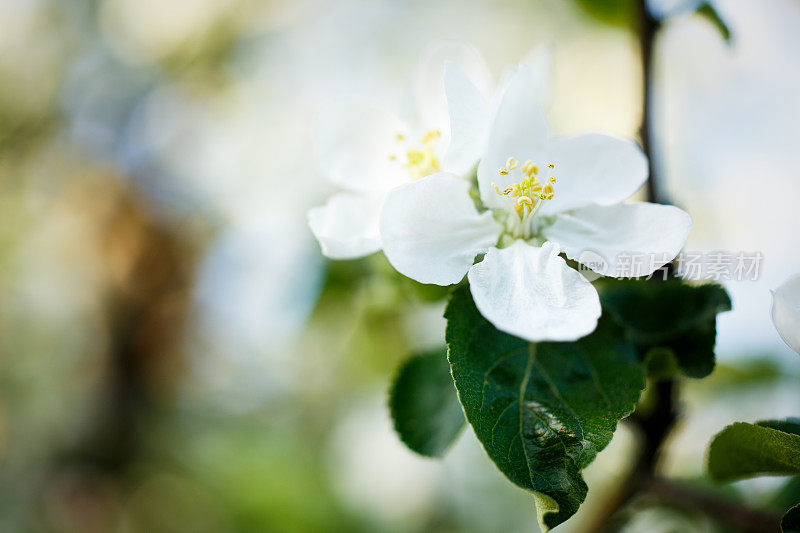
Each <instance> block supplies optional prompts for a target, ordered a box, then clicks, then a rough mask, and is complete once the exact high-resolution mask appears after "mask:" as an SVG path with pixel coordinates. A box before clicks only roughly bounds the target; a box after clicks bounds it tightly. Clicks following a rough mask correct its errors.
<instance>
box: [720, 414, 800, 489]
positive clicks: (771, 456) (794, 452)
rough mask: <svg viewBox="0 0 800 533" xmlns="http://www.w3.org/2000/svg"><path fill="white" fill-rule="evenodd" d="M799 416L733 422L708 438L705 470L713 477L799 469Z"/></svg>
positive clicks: (785, 472) (744, 475)
mask: <svg viewBox="0 0 800 533" xmlns="http://www.w3.org/2000/svg"><path fill="white" fill-rule="evenodd" d="M799 430H800V420H798V419H788V420H784V421H765V422H756V423H755V424H747V423H744V422H736V423H734V424H732V425H730V426H728V427H726V428H725V429H723V430H722V431H721V432H719V433H718V434H717V435H716V436H715V437H714V439H713V440H712V441H711V446H710V447H709V451H708V472H709V474H710V475H711V477H713V478H714V479H716V480H717V481H732V480H735V479H742V478H746V477H752V476H757V475H760V474H798V473H800V431H799Z"/></svg>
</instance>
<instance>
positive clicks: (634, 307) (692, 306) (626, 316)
mask: <svg viewBox="0 0 800 533" xmlns="http://www.w3.org/2000/svg"><path fill="white" fill-rule="evenodd" d="M598 290H599V291H600V299H601V301H602V303H603V312H604V313H610V314H611V315H613V316H614V317H615V318H616V319H617V321H618V322H619V323H620V324H622V325H623V326H624V327H625V330H626V332H627V335H628V338H629V339H630V340H631V341H632V342H633V343H634V344H635V345H636V347H637V350H638V352H639V356H640V357H641V358H642V360H645V359H646V358H647V356H648V353H649V352H651V350H654V349H659V350H660V351H661V352H662V354H663V350H669V351H671V352H672V353H673V355H674V357H675V360H676V362H677V364H678V367H679V368H680V369H681V371H682V372H683V373H684V374H685V375H687V376H689V377H693V378H703V377H705V376H707V375H709V374H710V373H711V371H712V370H714V344H715V342H716V336H717V329H716V318H717V314H718V313H721V312H723V311H730V309H731V300H730V298H729V297H728V293H727V292H725V289H723V288H722V287H721V286H719V285H714V284H703V285H690V284H688V283H685V282H682V281H680V280H677V279H672V280H669V281H646V280H635V279H629V280H614V279H604V280H603V281H602V282H600V283H598ZM661 359H662V360H663V355H662V357H661Z"/></svg>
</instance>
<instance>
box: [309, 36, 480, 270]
mask: <svg viewBox="0 0 800 533" xmlns="http://www.w3.org/2000/svg"><path fill="white" fill-rule="evenodd" d="M445 60H450V61H454V62H456V63H457V64H459V65H460V66H461V67H462V68H464V69H465V70H466V71H467V72H469V76H470V80H471V82H472V83H474V84H475V85H476V86H477V87H480V88H481V89H479V92H481V94H482V95H488V92H489V90H490V85H491V81H490V73H489V69H488V67H487V66H486V64H485V62H484V61H483V59H482V57H481V56H480V54H479V52H478V51H477V50H475V49H474V48H473V47H471V46H467V45H463V44H456V43H448V44H440V45H438V46H435V47H433V48H431V49H429V50H428V52H427V53H426V54H425V55H424V57H423V59H422V60H421V62H420V65H419V66H418V67H417V71H416V74H415V76H414V79H413V82H412V86H411V100H412V105H411V106H409V107H411V108H412V112H411V113H405V114H404V115H403V116H398V114H395V113H393V112H391V111H389V110H387V109H383V108H378V107H372V106H341V107H339V108H338V109H337V112H336V113H331V114H326V115H324V116H323V117H321V120H320V123H319V128H318V132H317V133H318V134H317V147H316V148H317V150H316V152H317V154H316V155H317V159H318V160H319V162H320V165H321V166H322V167H323V169H324V170H325V172H326V174H327V178H328V179H329V180H330V181H331V182H332V183H333V184H334V185H336V186H338V187H340V188H341V189H343V191H342V192H339V193H337V194H334V195H333V196H332V197H331V198H330V199H329V200H328V202H327V203H326V204H325V205H323V206H319V207H315V208H313V209H311V210H310V211H309V213H308V221H309V226H310V227H311V230H312V232H313V233H314V235H315V236H316V238H317V240H318V241H319V243H320V246H321V248H322V252H323V253H324V254H325V255H326V256H328V257H330V258H333V259H354V258H357V257H362V256H365V255H369V254H371V253H373V252H376V251H378V250H380V248H381V244H380V235H379V231H378V218H379V215H380V210H381V205H382V203H383V198H384V197H385V195H386V193H387V192H388V191H389V190H391V189H392V188H393V187H395V186H397V185H399V184H403V183H407V182H410V181H414V180H417V179H420V178H423V177H425V176H428V175H430V174H433V173H436V172H439V171H441V170H445V169H447V170H451V171H453V172H456V173H461V172H464V171H465V166H466V165H474V163H475V161H476V160H477V157H478V154H467V153H463V154H461V155H462V158H463V159H462V161H454V160H449V161H447V162H445V157H446V153H447V147H448V145H449V137H450V131H449V119H448V113H447V102H446V100H445V96H444V86H443V82H442V72H443V65H444V62H445ZM464 160H466V163H464V162H463V161H464ZM466 170H469V169H468V168H467V169H466Z"/></svg>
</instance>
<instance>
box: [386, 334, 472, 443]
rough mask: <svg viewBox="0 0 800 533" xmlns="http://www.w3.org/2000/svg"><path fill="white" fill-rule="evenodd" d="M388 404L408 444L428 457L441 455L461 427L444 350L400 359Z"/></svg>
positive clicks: (462, 424)
mask: <svg viewBox="0 0 800 533" xmlns="http://www.w3.org/2000/svg"><path fill="white" fill-rule="evenodd" d="M389 408H390V410H391V412H392V418H393V420H394V427H395V430H396V431H397V433H398V435H400V439H401V440H402V441H403V442H404V443H405V444H406V445H407V446H408V447H409V448H411V449H412V450H414V451H415V452H417V453H419V454H420V455H424V456H427V457H440V456H442V455H444V453H445V452H446V451H447V449H448V448H449V447H450V445H451V444H452V443H453V441H454V440H455V438H456V437H457V436H458V434H459V433H460V432H461V429H462V428H463V427H464V413H463V411H462V410H461V405H460V404H459V403H458V397H457V395H456V391H455V389H454V388H453V378H452V377H451V376H450V366H449V365H448V364H447V355H446V354H445V352H444V350H440V351H435V352H430V353H425V354H422V355H417V356H415V357H412V358H411V359H409V360H408V361H406V362H405V363H403V365H402V366H401V367H400V369H399V370H398V372H397V375H396V376H395V378H394V382H393V384H392V388H391V390H390V391H389Z"/></svg>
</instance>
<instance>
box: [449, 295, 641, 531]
mask: <svg viewBox="0 0 800 533" xmlns="http://www.w3.org/2000/svg"><path fill="white" fill-rule="evenodd" d="M445 318H447V332H446V335H445V337H446V340H447V346H448V357H449V359H450V366H451V369H452V373H453V378H454V380H455V384H456V389H458V395H459V399H460V400H461V403H462V405H463V406H464V411H465V413H466V415H467V420H468V421H469V422H470V424H472V426H473V428H474V429H475V434H476V435H477V436H478V439H480V441H481V442H482V443H483V446H484V448H485V449H486V452H487V453H488V454H489V457H491V459H492V461H494V462H495V464H496V465H497V467H498V468H499V469H500V470H501V471H502V472H503V473H504V474H505V475H506V476H507V477H508V478H509V479H510V480H511V481H513V482H514V483H516V484H517V485H519V486H520V487H523V488H525V489H528V490H530V491H533V492H534V496H535V501H536V506H537V511H538V513H539V521H540V523H541V525H542V526H543V528H544V529H547V528H550V527H555V526H557V525H558V524H560V523H562V522H564V521H565V520H566V519H568V518H569V517H571V516H572V515H573V514H575V512H576V511H577V510H578V507H579V506H580V504H581V503H582V502H583V500H584V499H585V497H586V492H587V487H586V483H585V482H584V480H583V477H582V476H581V470H583V469H584V468H585V467H586V466H587V465H588V464H589V463H591V462H592V460H594V458H595V456H596V455H597V453H598V452H599V451H600V450H602V449H603V448H605V447H606V445H607V444H608V443H609V441H610V440H611V437H612V434H613V432H614V429H615V428H616V426H617V422H618V421H619V420H621V419H623V418H625V417H626V416H628V415H629V414H630V413H631V412H632V411H633V408H634V405H635V404H636V402H637V400H638V399H639V396H640V393H641V391H642V389H643V388H644V386H645V380H644V369H643V365H642V364H641V362H640V361H639V360H638V358H637V356H636V353H635V350H634V348H633V346H632V345H631V344H630V343H629V342H628V341H626V340H625V339H624V336H623V335H622V331H621V329H620V328H619V326H618V325H616V324H615V323H614V322H613V321H612V320H610V319H601V321H600V324H599V325H598V328H597V330H596V331H595V332H594V333H593V334H591V335H590V336H588V337H585V338H583V339H581V340H579V341H577V342H574V343H539V344H531V343H529V342H527V341H524V340H522V339H519V338H517V337H513V336H511V335H508V334H506V333H503V332H501V331H499V330H497V329H496V328H495V327H494V326H492V325H491V324H490V323H489V322H488V321H487V320H486V319H485V318H483V316H481V314H480V313H479V312H478V310H477V309H476V307H475V304H474V302H473V300H472V296H471V294H470V292H469V287H466V286H462V287H460V288H458V289H456V291H454V293H453V295H452V297H451V299H450V302H449V303H448V306H447V310H446V311H445Z"/></svg>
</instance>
